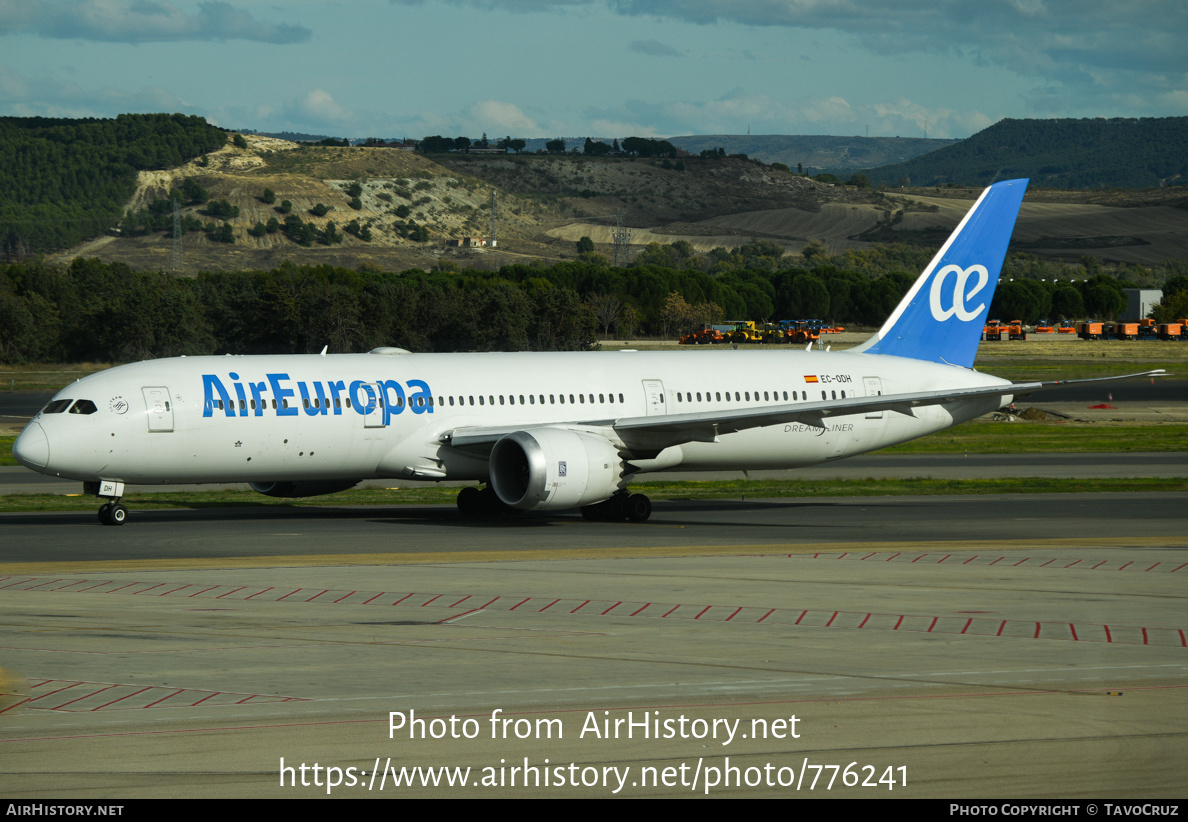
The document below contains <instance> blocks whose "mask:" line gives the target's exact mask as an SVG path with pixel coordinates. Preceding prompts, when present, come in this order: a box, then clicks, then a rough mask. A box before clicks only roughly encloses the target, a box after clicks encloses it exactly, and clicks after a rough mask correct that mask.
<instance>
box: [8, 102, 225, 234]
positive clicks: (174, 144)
mask: <svg viewBox="0 0 1188 822" xmlns="http://www.w3.org/2000/svg"><path fill="white" fill-rule="evenodd" d="M226 140H227V134H226V133H225V132H223V131H222V130H221V129H218V128H215V127H214V126H212V125H210V124H208V123H207V122H206V121H205V120H203V119H202V118H201V117H187V116H185V115H181V114H174V115H168V114H121V115H120V116H119V117H117V118H115V119H114V120H95V119H87V120H68V119H57V118H46V117H0V257H7V256H24V255H25V254H28V253H41V252H45V251H48V250H50V249H54V248H60V247H62V246H65V245H70V244H72V243H77V242H79V241H80V240H82V239H83V238H86V237H93V236H95V235H96V234H98V233H100V232H102V231H104V230H105V229H107V228H109V227H110V226H112V225H114V224H115V223H116V222H117V221H118V220H119V218H120V215H121V213H122V209H123V206H124V203H125V201H126V200H127V199H128V198H129V197H130V196H131V195H132V193H133V191H134V190H135V188H136V175H137V172H139V171H144V170H149V169H167V168H170V167H173V166H177V165H178V164H179V163H183V162H185V161H186V160H189V159H191V158H194V157H197V156H199V155H201V154H203V153H204V152H207V151H211V150H212V149H214V148H216V147H218V146H220V145H222V144H223V143H224V142H226Z"/></svg>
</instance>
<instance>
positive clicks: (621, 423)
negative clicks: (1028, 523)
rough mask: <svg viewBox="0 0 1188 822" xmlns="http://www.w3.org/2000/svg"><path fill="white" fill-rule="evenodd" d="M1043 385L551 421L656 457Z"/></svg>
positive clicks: (470, 442)
mask: <svg viewBox="0 0 1188 822" xmlns="http://www.w3.org/2000/svg"><path fill="white" fill-rule="evenodd" d="M1041 387H1042V384H1041V383H1009V384H1006V385H996V386H989V387H981V388H963V389H957V390H948V391H923V392H917V393H912V394H884V395H880V396H876V397H848V398H846V399H844V400H822V401H818V402H799V403H785V404H783V405H767V406H762V407H759V408H754V407H752V408H739V409H737V410H728V411H727V410H717V411H703V412H693V413H689V414H664V415H661V416H651V417H620V418H618V419H589V420H573V421H572V422H571V423H550V427H564V428H574V429H589V430H591V431H592V433H593V432H597V433H600V434H602V435H603V436H606V437H607V438H608V439H612V440H619V441H621V442H622V443H623V445H625V446H626V447H627V448H628V449H630V450H631V451H632V452H639V453H654V452H657V451H661V450H663V449H665V448H668V447H669V446H672V445H680V444H682V443H686V442H715V441H716V440H717V438H718V437H719V436H720V435H721V434H731V433H734V432H736V431H745V430H747V429H749V428H761V427H763V426H766V425H779V424H784V423H790V422H799V423H803V424H805V425H811V426H813V427H816V428H821V427H823V426H824V424H825V423H824V420H825V419H826V418H827V417H838V416H845V415H848V414H867V413H871V412H874V411H895V412H898V413H901V414H908V415H911V414H912V409H914V408H918V407H920V406H924V405H941V404H944V403H948V402H957V401H960V400H963V399H969V398H972V397H986V396H994V395H1003V394H1013V393H1016V392H1023V391H1034V390H1037V389H1039V388H1041ZM525 427H532V426H531V425H529V426H524V425H518V426H516V425H513V426H499V427H485V426H484V427H469V428H455V429H452V430H450V431H447V432H445V433H444V434H442V436H441V442H442V444H443V445H450V446H454V447H458V448H466V449H468V450H485V449H489V448H490V447H491V446H492V445H494V444H495V443H496V442H498V441H499V440H500V439H502V438H503V437H505V436H507V435H508V434H511V433H512V432H514V431H522V430H524V428H525Z"/></svg>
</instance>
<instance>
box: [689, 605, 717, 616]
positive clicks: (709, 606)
mask: <svg viewBox="0 0 1188 822" xmlns="http://www.w3.org/2000/svg"><path fill="white" fill-rule="evenodd" d="M712 607H714V606H712V605H707V606H705V607H704V608H702V609H701V614H704V613H705V612H706V611H708V610H709V609H710V608H712ZM701 614H698V615H697V616H695V617H693V618H694V619H701Z"/></svg>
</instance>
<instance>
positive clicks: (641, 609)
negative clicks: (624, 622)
mask: <svg viewBox="0 0 1188 822" xmlns="http://www.w3.org/2000/svg"><path fill="white" fill-rule="evenodd" d="M651 604H652V603H650V602H645V603H644V606H643V608H640V609H639V610H638V611H636V612H635V613H633V614H632V615H631V616H635V614H642V613H643V612H644V611H645V610H646V609H647V607H648V606H649V605H651ZM738 610H739V611H741V610H742V608H739V609H738ZM734 613H735V614H736V613H738V611H735V612H734ZM730 616H734V614H731V615H730Z"/></svg>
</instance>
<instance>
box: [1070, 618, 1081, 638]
mask: <svg viewBox="0 0 1188 822" xmlns="http://www.w3.org/2000/svg"><path fill="white" fill-rule="evenodd" d="M1068 629H1069V630H1070V631H1072V636H1073V642H1080V638H1079V637H1078V636H1077V626H1076V625H1073V624H1072V623H1071V622H1070V623H1068Z"/></svg>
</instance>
